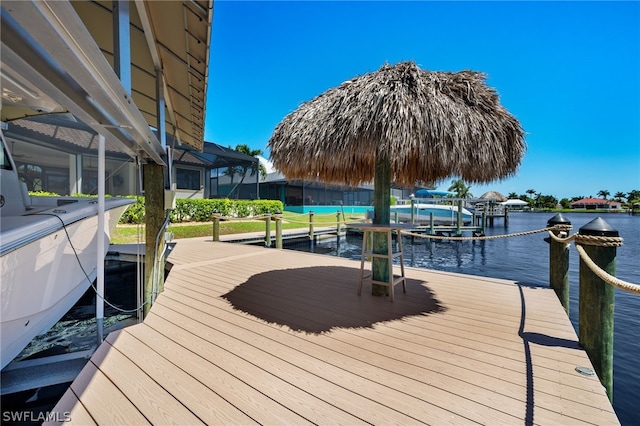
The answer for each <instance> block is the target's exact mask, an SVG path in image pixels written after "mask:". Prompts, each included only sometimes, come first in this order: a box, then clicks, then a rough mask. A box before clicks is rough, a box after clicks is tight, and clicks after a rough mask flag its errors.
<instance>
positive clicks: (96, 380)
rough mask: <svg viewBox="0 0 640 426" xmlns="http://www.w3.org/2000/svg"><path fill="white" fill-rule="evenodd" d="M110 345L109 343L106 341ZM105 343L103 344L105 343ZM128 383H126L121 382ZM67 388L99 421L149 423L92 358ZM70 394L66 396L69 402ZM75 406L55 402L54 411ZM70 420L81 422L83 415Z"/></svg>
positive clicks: (106, 422)
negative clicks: (60, 404)
mask: <svg viewBox="0 0 640 426" xmlns="http://www.w3.org/2000/svg"><path fill="white" fill-rule="evenodd" d="M106 345H107V346H108V344H106ZM102 346H104V345H102ZM120 386H126V383H120ZM67 392H72V393H73V394H74V395H75V396H76V398H77V399H78V401H80V403H81V404H82V405H83V406H84V407H85V409H86V411H87V412H88V413H89V415H90V416H91V418H92V419H93V420H94V421H95V422H96V424H99V425H125V424H137V425H143V424H150V423H149V420H148V419H147V418H146V417H144V416H143V415H142V413H140V410H138V408H137V407H136V406H135V405H133V404H132V403H131V401H130V400H129V399H128V398H127V397H126V396H125V395H124V394H123V393H122V391H121V389H120V388H119V387H118V386H116V385H115V384H114V383H113V382H112V381H111V380H109V379H108V378H107V377H106V376H105V375H104V374H103V373H102V372H101V371H100V370H99V369H98V367H96V365H95V364H94V363H93V362H91V361H90V362H88V363H87V365H85V367H84V368H83V369H82V371H81V372H80V374H79V375H78V377H77V378H76V379H75V380H74V381H73V383H72V384H71V387H70V388H69V390H67ZM70 400H71V398H69V399H66V400H64V404H67V403H69V401H70ZM74 409H75V406H74V407H68V406H67V405H65V406H64V408H62V407H58V406H56V407H55V408H54V409H53V411H58V412H60V411H70V412H71V411H73V410H74ZM70 420H71V421H70V423H72V424H78V425H82V424H83V422H82V418H81V419H79V420H77V421H76V419H75V418H73V417H71V419H70Z"/></svg>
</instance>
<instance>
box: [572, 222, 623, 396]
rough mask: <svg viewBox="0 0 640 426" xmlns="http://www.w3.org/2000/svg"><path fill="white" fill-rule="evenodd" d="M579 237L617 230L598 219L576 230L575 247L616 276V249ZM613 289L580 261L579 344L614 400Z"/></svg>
mask: <svg viewBox="0 0 640 426" xmlns="http://www.w3.org/2000/svg"><path fill="white" fill-rule="evenodd" d="M579 236H600V237H618V236H619V235H618V231H617V230H616V229H614V228H612V227H611V226H610V225H609V224H608V223H607V222H605V221H604V220H603V219H602V218H600V217H598V218H596V219H594V220H592V221H591V222H589V223H587V224H586V225H584V226H583V227H582V228H580V229H579V231H578V238H576V244H580V245H582V246H583V248H584V251H585V252H586V254H587V255H588V256H589V258H590V259H591V260H593V262H594V263H595V264H596V265H598V266H599V267H600V268H601V269H603V270H604V271H606V272H607V273H608V274H609V275H612V276H615V273H616V247H615V246H607V247H603V246H602V245H596V244H598V243H593V242H592V241H590V240H587V239H580V238H579ZM614 290H615V289H614V287H613V286H611V285H609V284H607V283H606V282H604V281H603V280H602V279H601V278H599V277H598V276H597V275H595V274H594V273H593V272H592V271H591V269H589V267H588V266H587V265H586V264H585V263H584V261H583V260H582V258H581V259H580V302H579V303H580V305H579V321H578V322H579V341H580V346H582V347H583V348H584V349H585V350H586V351H587V355H589V359H590V360H591V363H592V364H593V367H594V368H595V370H596V374H597V375H598V377H599V378H600V382H601V383H602V385H603V386H604V387H605V389H606V390H607V396H608V397H609V400H610V401H613V313H614V295H615V293H614Z"/></svg>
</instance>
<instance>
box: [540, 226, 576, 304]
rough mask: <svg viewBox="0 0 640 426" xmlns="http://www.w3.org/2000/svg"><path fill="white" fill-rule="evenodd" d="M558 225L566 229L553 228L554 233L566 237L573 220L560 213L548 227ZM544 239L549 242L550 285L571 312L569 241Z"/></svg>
mask: <svg viewBox="0 0 640 426" xmlns="http://www.w3.org/2000/svg"><path fill="white" fill-rule="evenodd" d="M556 225H563V227H562V228H564V229H562V228H561V229H555V230H553V231H552V232H553V235H555V236H556V237H559V238H566V236H567V234H568V232H567V231H569V230H571V222H570V221H568V220H567V219H565V218H564V216H562V213H558V214H557V215H555V216H553V217H552V218H551V219H549V220H548V221H547V227H552V226H556ZM544 240H545V241H546V242H548V243H549V286H550V287H551V288H552V289H553V291H555V292H556V296H558V299H559V300H560V303H561V304H562V307H563V308H564V310H565V312H566V313H567V314H569V243H561V242H557V241H556V240H554V239H553V238H550V237H548V238H545V239H544Z"/></svg>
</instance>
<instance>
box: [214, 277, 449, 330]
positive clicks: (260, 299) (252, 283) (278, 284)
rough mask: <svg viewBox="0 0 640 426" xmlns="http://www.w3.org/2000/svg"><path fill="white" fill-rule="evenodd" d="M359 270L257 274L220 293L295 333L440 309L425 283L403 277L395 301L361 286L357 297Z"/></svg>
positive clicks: (236, 306)
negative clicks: (405, 282) (378, 295)
mask: <svg viewBox="0 0 640 426" xmlns="http://www.w3.org/2000/svg"><path fill="white" fill-rule="evenodd" d="M358 273H359V270H358V269H354V268H347V267H341V266H315V267H307V268H292V269H284V270H274V271H269V272H263V273H260V274H256V275H254V276H252V277H251V278H249V279H248V280H247V281H246V282H244V283H242V284H240V285H239V286H237V287H236V288H234V289H233V290H232V291H230V292H229V293H227V294H225V295H223V296H222V297H223V298H224V299H226V300H228V301H229V302H230V303H231V304H232V305H233V307H234V309H236V310H239V311H242V312H245V313H248V314H251V315H253V316H255V317H257V318H260V319H263V320H265V321H267V322H270V323H273V324H278V325H281V326H287V327H289V328H291V329H292V330H295V331H300V332H306V333H316V334H318V333H324V332H328V331H330V330H332V329H335V328H362V327H372V326H373V325H374V324H376V323H379V322H384V321H393V320H399V319H402V318H406V317H409V316H416V315H429V314H433V313H438V312H442V311H443V310H444V308H443V307H442V306H441V304H440V303H439V302H438V300H437V299H435V298H434V296H433V294H432V292H431V290H430V289H429V288H428V286H427V285H426V283H425V282H423V281H419V280H413V279H407V293H406V294H404V293H403V292H402V285H401V284H399V285H396V286H395V293H394V295H395V302H393V303H392V302H391V301H390V300H389V298H388V297H376V296H372V295H371V285H366V284H365V285H364V286H363V289H362V295H361V296H358V295H357V291H358Z"/></svg>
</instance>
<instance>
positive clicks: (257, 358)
mask: <svg viewBox="0 0 640 426" xmlns="http://www.w3.org/2000/svg"><path fill="white" fill-rule="evenodd" d="M167 305H171V304H170V303H167V301H166V300H165V301H164V303H163V305H162V307H161V308H160V309H158V310H156V312H155V315H156V316H161V317H162V318H163V319H165V320H166V321H168V322H171V323H174V324H175V323H176V322H178V321H179V322H180V326H181V327H184V328H185V329H187V330H188V331H189V332H191V333H194V334H197V335H198V336H199V337H201V338H202V339H204V340H205V341H206V342H207V344H208V345H209V350H210V351H212V352H213V354H218V356H221V357H222V356H224V354H223V353H222V352H221V351H229V352H232V353H234V354H243V357H238V356H236V357H235V358H234V359H229V358H228V357H227V358H225V360H226V361H227V362H226V364H225V368H227V369H229V370H230V371H233V374H234V375H237V376H240V375H246V374H247V372H248V370H249V369H250V368H253V369H254V371H255V372H254V374H255V375H257V374H260V372H259V371H257V370H262V371H264V372H266V373H267V375H266V377H267V378H268V379H270V380H271V381H273V380H274V379H279V381H280V382H281V385H279V386H280V387H281V386H284V385H285V384H288V385H291V386H292V387H295V388H296V389H297V390H298V393H299V394H300V396H298V397H297V401H300V405H299V406H298V407H295V406H294V407H295V408H294V409H295V410H296V411H297V412H303V411H301V410H305V411H308V412H305V413H304V417H305V418H308V419H309V420H310V421H311V422H313V423H318V422H322V419H326V418H330V417H331V416H342V417H344V419H343V420H337V422H338V423H343V422H344V421H346V422H348V423H354V422H357V421H358V419H363V420H365V421H367V420H366V419H367V417H368V416H370V413H371V412H373V411H375V413H376V417H377V418H378V419H380V420H379V421H380V422H384V423H388V424H390V423H394V424H416V423H419V422H417V421H416V420H415V419H412V418H411V417H408V416H407V415H406V414H404V413H402V412H400V411H399V410H396V409H394V408H393V407H388V406H385V405H381V404H379V403H377V402H376V401H373V400H371V399H368V398H366V397H362V396H360V395H358V394H355V393H351V392H348V391H347V390H345V389H344V388H342V387H340V386H335V385H333V384H332V383H331V381H330V380H328V379H326V378H325V377H318V376H315V375H313V374H308V372H307V371H306V370H304V369H303V368H300V367H299V366H297V365H295V364H293V363H292V362H291V360H288V359H283V358H281V357H279V356H277V355H273V354H270V353H268V352H266V351H264V350H261V349H260V348H257V347H255V346H253V345H251V344H249V343H247V342H244V341H241V340H238V339H237V338H235V337H233V336H228V335H226V334H224V333H219V332H216V331H215V330H213V329H211V328H209V327H206V326H205V327H203V325H204V324H203V323H200V322H198V321H197V320H195V319H193V318H190V317H189V316H187V315H189V314H191V313H192V312H193V311H190V312H188V313H187V315H184V312H182V314H183V315H180V314H179V313H178V312H176V311H174V310H172V309H169V308H168V307H167ZM171 306H172V307H174V306H175V305H171ZM154 320H156V318H155V317H154ZM165 327H168V325H166V324H165ZM255 375H254V376H247V380H249V379H251V380H252V381H253V382H255V381H256V376H255ZM265 391H267V392H269V391H270V392H271V393H272V394H273V396H272V398H274V399H276V398H278V397H279V395H276V394H275V393H274V392H275V391H276V389H275V388H273V387H272V388H271V389H270V390H269V389H266V390H265ZM280 392H281V389H277V393H280ZM292 401H293V400H292ZM329 401H331V402H329ZM299 410H300V411H299ZM348 413H351V414H350V415H347V414H348ZM352 416H354V417H352Z"/></svg>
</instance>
